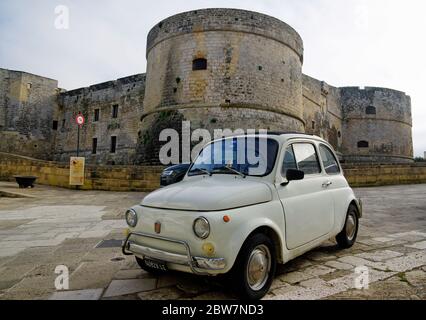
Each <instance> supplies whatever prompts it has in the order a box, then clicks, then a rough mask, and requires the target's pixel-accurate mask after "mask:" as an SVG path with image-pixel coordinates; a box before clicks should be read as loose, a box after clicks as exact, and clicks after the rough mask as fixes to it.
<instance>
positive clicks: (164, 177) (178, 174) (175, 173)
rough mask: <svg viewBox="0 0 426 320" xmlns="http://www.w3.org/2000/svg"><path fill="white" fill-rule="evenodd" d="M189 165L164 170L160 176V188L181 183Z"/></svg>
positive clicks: (183, 164) (179, 165) (184, 164)
mask: <svg viewBox="0 0 426 320" xmlns="http://www.w3.org/2000/svg"><path fill="white" fill-rule="evenodd" d="M190 165H191V164H190V163H181V164H177V165H174V166H171V167H167V168H166V169H164V170H163V172H162V173H161V176H160V186H162V187H165V186H168V185H170V184H173V183H176V182H179V181H182V179H183V177H184V176H185V174H186V172H187V171H188V169H189V167H190Z"/></svg>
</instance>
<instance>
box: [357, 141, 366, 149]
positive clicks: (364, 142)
mask: <svg viewBox="0 0 426 320" xmlns="http://www.w3.org/2000/svg"><path fill="white" fill-rule="evenodd" d="M358 148H368V141H364V140H362V141H358Z"/></svg>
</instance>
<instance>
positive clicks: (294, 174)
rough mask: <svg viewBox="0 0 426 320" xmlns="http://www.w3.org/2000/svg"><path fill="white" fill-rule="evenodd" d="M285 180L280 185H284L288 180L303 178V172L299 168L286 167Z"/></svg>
mask: <svg viewBox="0 0 426 320" xmlns="http://www.w3.org/2000/svg"><path fill="white" fill-rule="evenodd" d="M286 178H287V181H286V182H283V183H282V184H281V185H282V186H285V185H287V184H289V183H290V181H295V180H303V179H304V178H305V173H304V172H303V171H300V170H295V169H288V170H287V173H286Z"/></svg>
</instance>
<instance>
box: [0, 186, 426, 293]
mask: <svg viewBox="0 0 426 320" xmlns="http://www.w3.org/2000/svg"><path fill="white" fill-rule="evenodd" d="M355 191H356V193H357V195H358V196H360V197H362V198H363V202H364V217H363V219H362V220H361V229H360V232H359V237H358V241H357V243H356V244H355V246H354V247H352V248H351V249H348V250H340V249H338V248H337V246H336V244H335V242H334V241H332V240H330V241H328V242H326V243H324V244H323V245H322V246H321V247H319V248H317V249H315V250H313V251H311V252H308V253H306V254H304V255H303V256H301V257H299V258H297V259H295V260H293V261H291V262H289V263H287V264H286V265H284V266H279V268H278V272H277V275H276V278H275V280H274V282H273V285H272V288H271V290H270V292H269V294H268V295H267V296H266V297H265V299H426V288H425V287H426V197H425V194H426V185H410V186H392V187H377V188H362V189H356V190H355ZM11 194H13V196H19V197H18V198H11V197H5V196H4V195H8V196H11ZM2 195H3V196H2ZM143 196H144V194H142V193H134V192H133V193H120V192H102V191H77V190H67V189H59V188H51V187H46V186H39V185H37V186H36V188H35V189H25V190H19V189H18V188H16V187H15V185H14V184H13V183H6V182H0V299H234V298H235V297H234V296H233V295H232V293H230V291H229V290H228V288H226V287H225V286H224V285H223V282H222V281H220V280H218V279H214V278H205V277H196V276H193V275H189V274H182V273H174V272H171V273H169V274H167V275H163V276H159V277H155V276H153V275H151V274H148V273H146V272H144V271H142V270H141V269H139V268H138V266H137V264H136V262H135V261H134V258H133V257H131V256H123V255H122V254H121V250H120V247H119V244H120V241H119V240H122V239H123V238H124V235H123V231H124V228H125V223H124V220H123V213H124V210H125V208H126V207H128V206H131V205H133V204H135V203H138V202H139V201H140V200H141V198H142V197H143ZM103 240H118V241H103ZM58 265H65V266H67V267H68V269H69V285H70V287H69V290H66V291H56V290H55V287H54V282H55V278H56V277H57V276H58V274H55V268H56V267H57V266H58ZM357 266H366V267H368V276H369V281H370V282H369V288H368V289H363V290H358V289H354V281H355V278H356V277H357V275H356V273H355V272H354V270H355V268H356V267H357Z"/></svg>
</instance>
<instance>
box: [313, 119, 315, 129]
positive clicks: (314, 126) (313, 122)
mask: <svg viewBox="0 0 426 320" xmlns="http://www.w3.org/2000/svg"><path fill="white" fill-rule="evenodd" d="M312 129H315V121H314V120H312Z"/></svg>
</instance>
